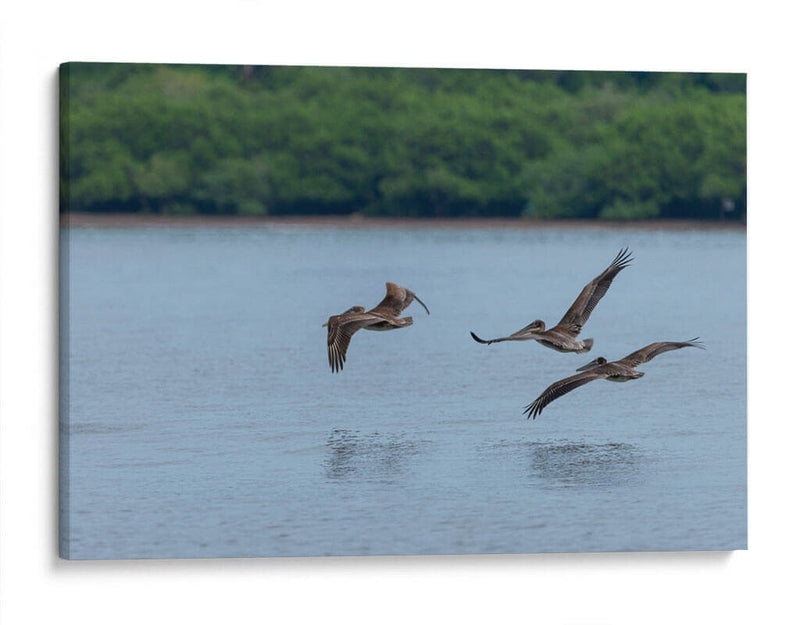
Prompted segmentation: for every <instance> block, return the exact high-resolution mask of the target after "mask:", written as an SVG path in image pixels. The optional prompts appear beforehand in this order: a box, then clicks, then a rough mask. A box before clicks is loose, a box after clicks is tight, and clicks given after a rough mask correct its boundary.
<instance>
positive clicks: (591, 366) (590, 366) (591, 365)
mask: <svg viewBox="0 0 800 625" xmlns="http://www.w3.org/2000/svg"><path fill="white" fill-rule="evenodd" d="M599 360H600V359H599V358H595V359H594V360H593V361H592V362H590V363H589V364H586V365H583V366H582V367H579V368H577V369H575V371H588V370H589V369H594V368H595V367H599V366H600V362H599Z"/></svg>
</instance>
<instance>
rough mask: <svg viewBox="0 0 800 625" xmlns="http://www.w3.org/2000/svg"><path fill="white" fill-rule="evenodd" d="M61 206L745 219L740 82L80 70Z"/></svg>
mask: <svg viewBox="0 0 800 625" xmlns="http://www.w3.org/2000/svg"><path fill="white" fill-rule="evenodd" d="M61 78H62V79H61V106H62V118H61V119H62V127H61V141H62V154H61V177H62V210H82V211H109V210H119V211H154V212H165V213H176V214H183V213H190V212H198V213H208V214H212V213H213V214H255V215H263V214H302V213H306V214H308V213H317V214H322V213H352V212H361V213H363V214H368V215H406V216H436V217H448V216H464V215H467V216H496V215H503V216H515V215H521V214H522V215H524V216H529V217H539V218H557V217H575V218H598V217H599V218H608V219H641V218H650V217H656V216H690V217H691V216H696V217H708V216H712V217H715V216H718V215H719V207H720V205H721V202H723V201H724V200H727V199H733V200H734V201H735V202H736V205H737V206H738V207H740V210H742V209H743V207H744V206H745V198H746V186H745V185H746V182H745V171H746V167H745V150H746V127H745V94H744V90H745V84H744V76H743V75H740V74H674V73H662V74H659V73H646V72H639V73H635V72H634V73H631V72H538V71H537V72H526V71H489V70H437V69H391V68H320V67H238V66H191V65H182V66H178V65H137V64H130V65H126V64H93V63H77V64H75V63H71V64H67V65H64V66H62V70H61Z"/></svg>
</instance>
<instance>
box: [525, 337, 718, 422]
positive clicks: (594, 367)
mask: <svg viewBox="0 0 800 625" xmlns="http://www.w3.org/2000/svg"><path fill="white" fill-rule="evenodd" d="M699 338H700V337H695V338H693V339H690V340H688V341H663V342H660V343H650V345H648V346H647V347H642V349H639V350H637V351H635V352H633V353H632V354H628V355H627V356H625V358H622V359H621V360H617V361H614V362H608V361H607V360H606V359H605V358H603V357H602V356H601V357H600V358H595V359H594V360H593V361H592V362H590V363H589V364H587V365H584V366H583V367H580V368H579V369H576V371H582V372H583V373H579V374H578V375H573V376H570V377H568V378H564V379H563V380H559V381H558V382H554V383H553V384H551V385H550V386H548V387H547V388H546V389H545V391H544V393H542V394H541V395H539V397H537V398H536V400H535V401H533V402H532V403H530V404H528V405H527V406H526V407H525V411H524V413H523V414H527V415H528V418H529V419H530V418H533V419H535V418H536V415H538V414H541V412H542V410H544V407H545V406H546V405H547V404H549V403H550V402H551V401H553V400H555V399H558V398H559V397H561V396H562V395H565V394H567V393H569V392H570V391H573V390H575V389H576V388H578V387H579V386H583V385H584V384H588V383H589V382H591V381H593V380H608V381H609V382H627V381H628V380H636V379H637V378H641V377H642V376H643V375H644V373H642V372H641V371H637V370H636V367H638V366H639V365H641V364H643V363H645V362H649V361H650V360H652V359H653V358H655V357H656V356H658V355H659V354H663V353H664V352H669V351H672V350H673V349H681V348H682V347H699V348H700V349H705V346H704V345H703V344H702V343H701V342H700V341H699V340H698V339H699Z"/></svg>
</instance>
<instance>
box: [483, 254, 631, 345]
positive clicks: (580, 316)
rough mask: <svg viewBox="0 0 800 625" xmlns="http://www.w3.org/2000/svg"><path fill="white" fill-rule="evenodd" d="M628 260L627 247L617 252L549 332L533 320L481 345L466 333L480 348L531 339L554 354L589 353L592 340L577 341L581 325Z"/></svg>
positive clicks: (537, 321) (542, 322)
mask: <svg viewBox="0 0 800 625" xmlns="http://www.w3.org/2000/svg"><path fill="white" fill-rule="evenodd" d="M632 260H633V258H631V254H630V252H628V248H627V247H626V248H625V249H624V250H620V252H619V254H617V257H616V258H615V259H614V261H613V262H612V263H611V264H610V265H609V266H608V267H607V268H606V270H605V271H604V272H603V273H601V274H600V275H599V276H597V277H596V278H595V279H594V280H592V281H591V282H590V283H589V284H587V285H586V286H585V287H583V290H582V291H581V294H580V295H578V299H576V300H575V302H574V303H573V304H572V306H570V308H569V310H568V311H567V313H566V314H565V315H564V317H563V318H562V319H561V321H559V322H558V324H556V325H555V326H553V327H552V328H550V329H549V330H547V329H545V326H544V321H542V320H540V319H537V320H536V321H534V322H532V323H529V324H528V325H526V326H525V327H524V328H522V329H521V330H518V331H517V332H514V334H512V335H510V336H506V337H502V338H498V339H491V340H488V341H485V340H484V339H482V338H480V337H479V336H478V335H476V334H475V333H474V332H470V334H471V335H472V338H473V339H475V340H476V341H477V342H478V343H483V344H484V345H491V344H492V343H499V342H501V341H529V340H531V339H533V340H534V341H537V342H538V343H541V344H542V345H544V346H545V347H549V348H550V349H554V350H556V351H558V352H575V353H577V354H583V353H585V352H588V351H589V350H590V349H592V344H593V343H594V339H584V340H582V341H581V340H579V339H578V338H577V336H578V334H580V332H581V329H582V328H583V326H584V324H585V323H586V322H587V321H588V320H589V315H590V314H592V311H593V310H594V307H595V306H597V302H599V301H600V299H601V298H602V297H603V295H605V294H606V291H608V287H610V286H611V282H612V281H613V280H614V278H615V277H616V276H617V274H618V273H619V272H620V271H622V270H623V269H625V267H627V266H628V265H629V264H630V262H631V261H632Z"/></svg>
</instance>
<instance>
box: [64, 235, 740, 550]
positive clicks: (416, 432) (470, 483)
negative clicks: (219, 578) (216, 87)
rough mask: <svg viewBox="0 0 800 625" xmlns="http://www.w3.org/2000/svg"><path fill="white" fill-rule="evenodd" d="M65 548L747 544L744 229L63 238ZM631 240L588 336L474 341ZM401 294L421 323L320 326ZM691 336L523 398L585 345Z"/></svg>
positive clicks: (618, 350)
mask: <svg viewBox="0 0 800 625" xmlns="http://www.w3.org/2000/svg"><path fill="white" fill-rule="evenodd" d="M62 237H63V247H64V249H65V250H68V254H67V257H68V272H67V278H66V279H65V284H68V294H67V295H66V296H65V298H64V300H63V305H64V308H65V310H67V311H68V317H67V318H68V325H67V326H66V327H68V330H69V331H68V337H67V341H66V343H65V346H66V353H67V354H68V356H65V357H64V358H63V364H66V365H67V367H66V368H65V375H66V378H67V380H68V381H67V382H66V383H65V384H64V390H63V398H62V400H63V404H64V405H65V407H66V409H65V410H64V414H65V415H68V418H66V419H65V420H64V423H62V444H63V445H64V450H63V451H64V458H65V461H64V465H63V469H64V476H66V477H65V478H63V484H64V488H65V494H66V497H65V500H66V502H67V505H66V506H65V509H64V514H63V517H62V546H63V551H64V555H66V556H68V557H72V558H137V557H148V558H149V557H214V556H275V555H282V556H290V555H339V554H411V553H414V554H453V553H520V552H549V551H609V550H613V551H619V550H683V549H692V550H698V549H699V550H716V549H737V548H744V547H746V536H747V535H746V456H745V453H746V438H745V436H746V369H745V357H746V335H745V331H746V284H745V276H746V263H745V235H744V233H743V232H726V231H719V232H715V231H710V232H709V231H696V232H671V231H646V230H641V231H639V230H624V231H614V230H610V229H609V230H596V229H543V230H538V231H537V230H528V229H524V230H518V229H514V228H510V227H509V228H495V229H488V230H478V229H457V228H442V229H392V228H385V229H382V228H376V229H371V228H364V229H346V228H342V229H338V228H324V227H319V228H315V227H293V226H264V227H248V228H212V227H196V228H175V229H171V228H165V229H160V228H144V227H143V228H132V229H90V228H86V229H77V228H76V229H72V230H69V231H67V230H65V231H63V232H62ZM623 246H630V248H631V249H632V250H633V252H634V255H635V261H634V263H633V265H631V267H629V268H628V269H625V270H624V271H623V272H622V273H621V274H620V275H619V276H618V277H617V279H616V280H615V282H614V284H613V285H612V287H611V289H610V290H609V292H608V294H607V295H606V297H605V298H604V299H603V300H602V301H601V302H600V304H599V305H598V306H597V308H596V309H595V311H594V313H593V314H592V317H591V319H590V320H589V322H588V324H587V325H586V326H585V328H584V333H583V335H582V336H583V337H584V338H588V337H593V338H594V339H595V344H594V348H593V350H592V352H591V353H590V354H583V355H575V354H559V353H557V352H554V351H551V350H548V349H546V348H543V347H542V346H540V345H537V344H536V343H534V342H524V343H502V344H499V345H491V346H484V345H478V344H477V343H475V342H473V341H472V340H471V338H470V337H469V331H470V330H474V331H475V332H476V333H477V334H479V335H481V336H485V337H489V336H500V335H504V334H506V333H509V332H511V331H514V330H517V329H519V328H521V327H522V326H524V325H526V324H527V323H529V322H530V321H532V320H533V319H536V318H541V319H544V320H545V322H546V323H547V324H548V325H550V324H553V323H555V322H557V321H558V320H559V319H560V318H561V316H562V315H563V313H564V312H565V311H566V309H567V308H568V306H569V305H570V304H571V303H572V301H573V300H574V298H575V297H576V296H577V295H578V293H579V291H580V289H581V288H582V287H583V285H584V284H586V282H588V281H589V280H590V279H592V278H593V277H595V276H596V275H597V274H598V273H600V271H602V270H603V269H604V268H605V267H606V266H607V265H608V263H609V262H610V261H611V260H612V259H613V258H614V256H615V254H616V253H617V251H618V250H619V249H620V248H621V247H623ZM387 280H389V281H392V282H397V283H398V284H401V285H404V286H408V287H409V288H411V289H413V290H414V291H416V293H417V294H418V295H419V296H420V297H421V298H422V300H423V301H424V302H425V303H426V304H427V305H428V307H429V308H430V310H431V315H430V316H429V317H428V316H426V315H425V312H424V311H423V310H422V308H421V307H420V306H419V305H417V304H413V305H412V306H411V307H410V308H409V309H408V311H407V312H406V313H405V314H411V315H413V317H414V320H415V323H414V325H413V326H412V327H410V328H407V329H402V330H397V331H395V332H382V333H378V332H360V333H358V334H356V336H355V337H354V338H353V341H352V343H351V344H350V349H349V352H348V359H347V364H346V365H345V368H344V371H343V372H341V373H339V374H337V375H333V374H331V372H330V369H329V368H328V363H327V356H326V347H325V337H326V329H325V328H323V327H321V325H322V323H323V322H325V321H326V320H327V318H328V316H329V315H331V314H337V313H340V312H342V311H344V310H345V309H347V308H349V307H350V306H352V305H357V304H360V305H363V306H366V307H367V308H370V307H372V306H374V305H375V304H377V302H378V301H379V300H380V299H381V298H382V297H383V295H384V292H385V291H384V283H385V282H386V281H387ZM698 335H699V336H700V337H701V338H702V340H704V341H705V343H706V345H707V346H708V350H707V351H701V350H695V349H683V350H680V351H675V352H670V353H667V354H664V355H662V356H659V357H658V358H656V359H655V360H653V361H651V362H649V363H646V364H645V365H642V367H641V370H642V371H644V372H645V377H643V378H642V379H640V380H636V381H633V382H630V383H627V384H623V385H621V384H608V383H606V382H604V381H597V382H594V383H591V384H589V385H587V386H584V387H582V388H580V389H578V390H576V391H574V392H572V393H570V394H568V395H566V396H564V397H562V398H561V399H559V400H557V401H555V402H554V403H552V404H550V405H549V406H548V407H547V408H546V409H545V410H544V413H543V414H542V415H541V416H540V417H538V418H537V419H536V420H535V421H527V420H526V419H525V418H524V416H523V415H522V410H523V407H524V406H525V405H526V404H528V403H529V402H530V401H532V400H533V399H535V398H536V396H537V395H539V393H540V392H541V391H542V390H544V389H545V388H546V387H547V386H548V385H549V384H550V383H551V382H554V381H555V380H558V379H560V378H563V377H566V376H568V375H571V374H572V373H573V372H574V370H575V369H576V368H577V367H578V366H581V365H583V364H585V363H586V362H588V361H589V360H591V359H592V358H594V357H596V356H600V355H604V356H606V357H609V358H610V359H617V358H621V357H623V356H625V355H627V354H628V353H630V352H632V351H634V350H635V349H638V348H640V347H642V346H644V345H646V344H648V343H651V342H653V341H658V340H684V339H689V338H692V337H694V336H698Z"/></svg>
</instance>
